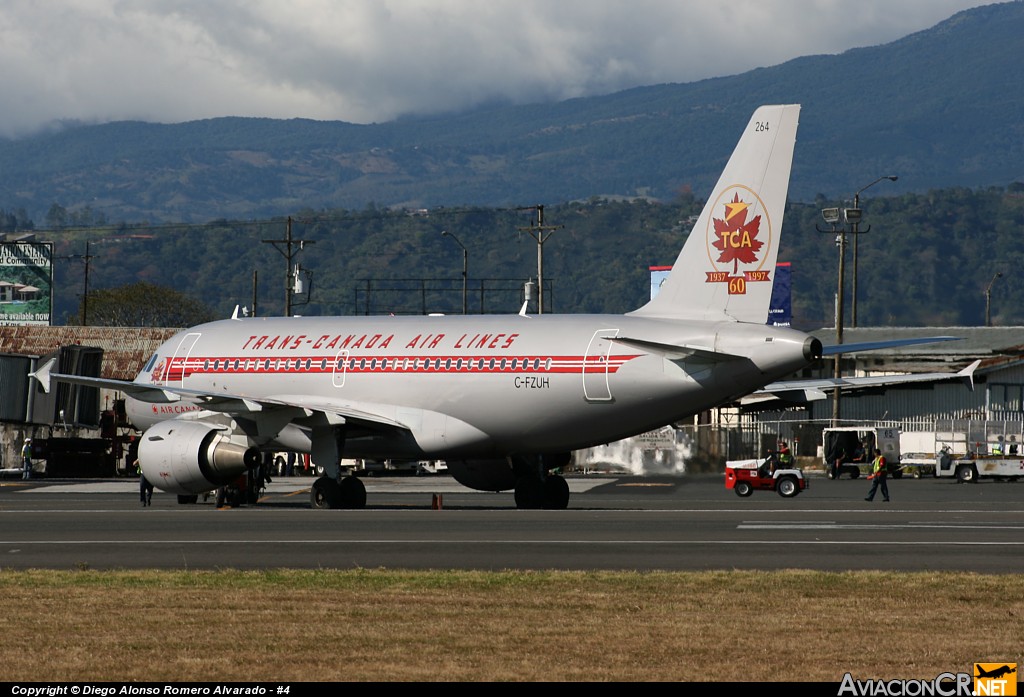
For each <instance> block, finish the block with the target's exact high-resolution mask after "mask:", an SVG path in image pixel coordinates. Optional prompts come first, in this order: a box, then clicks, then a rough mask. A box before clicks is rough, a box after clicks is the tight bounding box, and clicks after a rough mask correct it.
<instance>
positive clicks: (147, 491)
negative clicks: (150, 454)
mask: <svg viewBox="0 0 1024 697" xmlns="http://www.w3.org/2000/svg"><path fill="white" fill-rule="evenodd" d="M135 469H136V470H138V472H139V499H140V500H141V501H142V506H143V508H145V507H146V506H152V505H153V484H152V483H151V482H150V481H149V480H148V479H146V475H145V474H143V473H142V467H140V466H139V461H138V460H136V461H135Z"/></svg>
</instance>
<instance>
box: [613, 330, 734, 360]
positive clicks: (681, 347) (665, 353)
mask: <svg viewBox="0 0 1024 697" xmlns="http://www.w3.org/2000/svg"><path fill="white" fill-rule="evenodd" d="M609 338H610V339H611V340H612V341H614V342H616V343H619V344H624V345H626V346H632V347H633V348H638V349H641V350H642V351H646V352H647V353H653V354H655V355H656V356H662V357H663V358H667V359H668V360H670V361H680V360H685V359H687V358H700V359H702V360H705V361H713V362H719V361H733V360H736V359H739V358H744V356H737V355H736V354H733V353H723V352H721V351H715V350H714V349H712V348H708V347H706V346H688V345H686V344H663V343H660V342H657V341H648V340H646V339H630V338H629V337H625V336H613V337H609Z"/></svg>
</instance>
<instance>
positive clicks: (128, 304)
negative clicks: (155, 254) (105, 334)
mask: <svg viewBox="0 0 1024 697" xmlns="http://www.w3.org/2000/svg"><path fill="white" fill-rule="evenodd" d="M86 300H87V301H88V302H83V303H81V304H80V305H79V307H78V315H76V316H73V317H70V318H69V319H68V324H88V325H90V326H100V327H191V326H192V325H195V324H202V323H203V322H209V321H211V320H212V319H214V314H213V311H212V310H210V308H209V307H208V306H207V305H206V304H205V303H203V302H201V301H199V300H196V299H194V298H191V297H189V296H188V295H185V294H184V293H180V292H178V291H176V290H174V289H173V288H167V287H165V286H158V285H154V284H152V283H145V282H140V283H132V284H130V285H126V286H120V287H118V288H103V289H99V290H91V291H89V294H88V295H87V296H86ZM83 319H84V321H83Z"/></svg>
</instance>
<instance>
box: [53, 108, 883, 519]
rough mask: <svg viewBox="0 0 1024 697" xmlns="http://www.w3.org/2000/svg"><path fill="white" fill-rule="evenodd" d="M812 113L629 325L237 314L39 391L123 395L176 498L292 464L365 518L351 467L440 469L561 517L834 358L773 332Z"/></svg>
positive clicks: (774, 131)
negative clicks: (704, 414) (677, 429)
mask: <svg viewBox="0 0 1024 697" xmlns="http://www.w3.org/2000/svg"><path fill="white" fill-rule="evenodd" d="M799 113H800V107H799V105H782V106H763V107H760V108H758V109H757V110H756V111H755V112H754V114H753V116H752V117H751V119H750V122H749V123H748V124H747V126H746V128H745V129H744V130H743V133H742V135H741V137H740V140H739V143H738V144H737V146H736V149H735V151H734V152H733V154H732V157H731V158H730V159H729V161H728V163H727V165H726V167H725V170H724V172H723V173H722V175H721V179H719V181H718V184H717V185H716V186H715V188H714V191H713V192H712V194H711V196H710V197H709V198H708V201H707V205H706V206H705V208H704V210H703V212H702V213H701V216H700V218H699V219H698V220H697V223H696V225H695V226H694V228H693V230H692V231H691V233H690V235H689V237H688V238H687V240H686V242H685V244H684V246H683V248H682V250H681V251H680V253H679V256H678V258H677V260H676V262H675V264H674V266H673V269H672V271H671V273H670V274H669V276H668V278H667V280H666V281H665V283H664V284H663V285H662V287H661V290H660V292H659V293H658V294H657V296H655V297H654V298H653V299H652V300H651V301H650V302H648V303H647V304H646V305H644V306H643V307H641V308H639V309H637V310H634V311H633V312H629V313H626V314H625V315H551V314H541V315H536V316H531V315H528V314H526V312H525V311H524V312H521V313H520V314H517V315H487V316H483V315H481V316H473V315H468V316H467V315H459V316H427V317H394V316H380V317H372V316H369V317H256V318H238V317H235V318H232V319H227V320H222V321H217V322H212V323H209V324H204V325H201V326H197V327H193V328H191V329H187V330H185V331H182V332H181V333H179V334H177V335H176V336H174V337H173V338H172V339H170V340H169V341H167V342H166V343H164V344H163V345H162V346H161V347H160V348H159V349H158V350H157V352H156V354H155V355H154V356H153V357H152V358H151V359H150V360H149V362H148V363H147V364H146V366H145V368H144V369H143V371H142V372H141V373H140V374H139V375H138V377H137V378H136V379H135V380H134V381H132V382H124V381H116V380H109V379H103V378H85V377H78V376H71V375H57V374H52V375H51V374H49V370H48V368H47V370H46V371H39V372H40V374H39V375H37V376H36V377H39V378H40V379H41V380H42V381H43V382H44V385H46V384H48V382H49V379H55V380H60V381H64V382H70V383H76V384H82V385H89V386H94V387H106V388H114V389H118V390H121V391H122V392H123V393H124V394H125V396H126V403H127V410H128V414H129V416H130V419H131V421H132V423H133V424H134V425H135V426H136V427H137V428H139V429H140V430H142V431H143V435H142V440H141V443H140V446H139V462H140V466H141V468H142V472H143V473H144V474H145V476H146V478H147V479H148V480H149V481H150V482H152V483H153V484H154V485H155V486H156V487H158V488H160V489H162V490H164V491H167V492H170V493H176V494H179V495H195V494H199V493H203V492H207V491H211V490H213V489H216V488H217V487H219V486H222V485H224V484H226V483H228V482H231V481H233V480H235V479H237V478H238V477H239V476H240V475H241V474H243V473H245V472H246V470H247V469H249V468H251V467H254V466H255V465H256V464H257V463H258V462H259V461H260V459H261V451H266V450H289V451H295V452H301V453H309V454H310V455H311V459H312V461H313V463H315V464H316V465H318V466H322V467H323V468H324V476H321V477H319V478H318V479H317V480H316V481H315V482H314V483H313V485H312V487H311V503H312V505H313V506H314V507H316V508H361V507H363V506H365V504H366V490H365V488H364V487H363V484H362V483H361V482H360V481H359V479H358V478H356V477H354V476H343V469H342V468H341V466H340V463H341V459H342V458H343V457H344V458H365V459H379V460H383V459H391V460H396V461H399V460H423V459H437V460H444V461H445V462H446V463H447V465H448V471H449V472H450V473H451V475H452V476H453V477H454V478H455V479H456V480H457V481H458V482H460V483H461V484H463V485H465V486H467V487H470V488H473V489H478V490H483V491H504V490H510V489H513V490H514V491H515V501H516V505H517V506H519V507H520V508H565V507H566V506H567V505H568V502H569V487H568V484H567V483H566V481H565V479H564V478H563V477H562V476H561V475H559V474H557V473H556V472H557V471H558V470H559V468H561V467H564V466H565V465H566V464H567V463H568V461H569V458H570V455H571V453H572V452H573V451H575V450H578V449H581V448H587V447H591V446H595V445H599V444H603V443H609V442H611V441H615V440H619V439H622V438H626V437H629V436H633V435H636V434H639V433H643V432H647V431H650V430H653V429H655V428H658V427H661V426H664V425H667V424H670V423H673V422H676V421H678V420H680V419H682V418H684V417H686V416H690V415H693V414H695V413H697V412H700V411H702V410H705V409H709V408H712V407H714V406H716V405H721V404H723V403H726V402H729V401H732V400H737V399H739V398H740V397H743V396H744V395H749V394H751V393H753V392H756V391H757V390H759V389H760V388H762V387H764V386H766V385H769V384H774V386H775V387H776V388H779V387H780V386H779V385H778V383H776V381H778V380H780V379H781V378H783V377H785V376H788V375H791V374H793V373H794V372H796V371H798V370H800V369H801V368H803V367H805V366H807V365H808V364H809V363H811V362H813V361H816V360H818V359H820V358H821V356H822V352H823V349H822V345H821V342H820V341H819V340H818V339H816V338H813V337H811V336H809V335H808V334H805V333H803V332H800V331H797V330H794V329H790V328H784V327H773V326H768V325H767V324H766V321H767V317H768V307H769V301H770V297H771V291H772V280H773V274H774V269H775V264H776V258H777V255H778V250H779V233H780V231H781V229H782V216H783V209H784V206H785V203H786V195H787V191H788V188H789V176H790V166H791V164H792V159H793V150H794V145H795V142H796V131H797V121H798V116H799ZM861 348H864V347H861ZM803 387H806V386H805V385H801V388H803Z"/></svg>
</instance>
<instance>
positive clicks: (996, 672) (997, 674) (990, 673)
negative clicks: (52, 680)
mask: <svg viewBox="0 0 1024 697" xmlns="http://www.w3.org/2000/svg"><path fill="white" fill-rule="evenodd" d="M975 667H977V668H978V674H977V675H975V676H974V677H976V678H1001V677H1003V676H1004V675H1008V674H1009V673H1016V672H1017V669H1016V668H1011V667H1010V666H1008V665H1004V666H1000V667H999V668H994V669H993V670H984V669H983V668H981V667H978V666H977V664H975Z"/></svg>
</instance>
